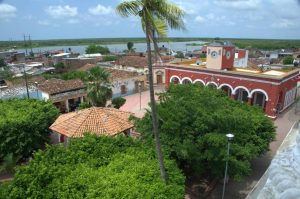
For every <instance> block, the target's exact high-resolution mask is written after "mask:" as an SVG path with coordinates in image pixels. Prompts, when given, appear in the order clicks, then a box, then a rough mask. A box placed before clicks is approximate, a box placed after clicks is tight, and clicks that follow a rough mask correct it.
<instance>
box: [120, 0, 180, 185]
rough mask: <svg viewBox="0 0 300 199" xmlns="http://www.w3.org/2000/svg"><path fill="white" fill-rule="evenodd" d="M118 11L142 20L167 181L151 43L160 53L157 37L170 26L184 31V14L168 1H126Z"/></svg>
mask: <svg viewBox="0 0 300 199" xmlns="http://www.w3.org/2000/svg"><path fill="white" fill-rule="evenodd" d="M116 10H117V12H118V14H120V15H121V16H123V17H129V16H131V15H134V16H139V17H140V18H141V24H142V28H143V30H144V32H145V34H146V41H147V53H148V56H147V58H148V71H149V75H148V77H149V88H150V105H151V113H152V125H153V134H154V136H155V145H156V152H157V157H158V160H159V166H160V172H161V177H162V179H163V180H164V181H167V174H166V171H165V168H164V161H163V154H162V152H161V144H160V138H159V131H158V127H159V124H158V119H157V117H158V116H157V111H156V104H155V98H154V86H153V71H152V57H151V41H152V42H153V44H154V47H155V49H156V53H158V48H157V42H156V39H155V35H156V34H159V35H166V32H167V30H166V29H167V27H168V26H169V27H170V28H172V29H183V28H184V23H183V20H182V17H183V16H184V12H183V10H182V9H180V8H179V7H177V6H176V5H175V4H172V3H170V2H168V0H143V1H140V0H131V1H125V2H122V3H120V4H119V5H118V6H117V8H116Z"/></svg>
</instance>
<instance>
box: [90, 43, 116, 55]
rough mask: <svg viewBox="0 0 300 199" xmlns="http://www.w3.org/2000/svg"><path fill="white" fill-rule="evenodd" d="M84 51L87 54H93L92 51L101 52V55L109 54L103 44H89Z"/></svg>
mask: <svg viewBox="0 0 300 199" xmlns="http://www.w3.org/2000/svg"><path fill="white" fill-rule="evenodd" d="M85 52H86V53H87V54H94V53H101V54H103V55H105V54H109V53H110V51H109V49H108V48H107V47H104V46H97V45H95V44H92V45H89V46H88V47H87V48H86V49H85Z"/></svg>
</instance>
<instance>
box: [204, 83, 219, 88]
mask: <svg viewBox="0 0 300 199" xmlns="http://www.w3.org/2000/svg"><path fill="white" fill-rule="evenodd" d="M207 87H209V88H218V84H217V83H215V82H208V83H207Z"/></svg>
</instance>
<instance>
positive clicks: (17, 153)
mask: <svg viewBox="0 0 300 199" xmlns="http://www.w3.org/2000/svg"><path fill="white" fill-rule="evenodd" d="M57 115H58V110H57V109H56V108H55V107H54V106H53V104H52V103H50V102H44V101H37V100H33V99H30V100H27V99H10V100H0V162H1V160H3V158H4V157H5V156H6V155H8V154H13V156H14V157H28V156H30V155H31V153H32V152H33V151H34V150H36V149H40V148H42V147H43V146H44V145H45V143H46V142H47V141H48V140H49V135H50V131H49V126H50V125H51V124H52V123H53V122H54V120H55V119H56V117H57Z"/></svg>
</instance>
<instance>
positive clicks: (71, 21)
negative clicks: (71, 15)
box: [67, 19, 80, 24]
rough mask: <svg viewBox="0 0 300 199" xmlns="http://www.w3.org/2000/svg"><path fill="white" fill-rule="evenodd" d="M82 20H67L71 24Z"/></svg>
mask: <svg viewBox="0 0 300 199" xmlns="http://www.w3.org/2000/svg"><path fill="white" fill-rule="evenodd" d="M79 22H80V21H79V20H78V19H69V20H68V21H67V23H69V24H77V23H79Z"/></svg>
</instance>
